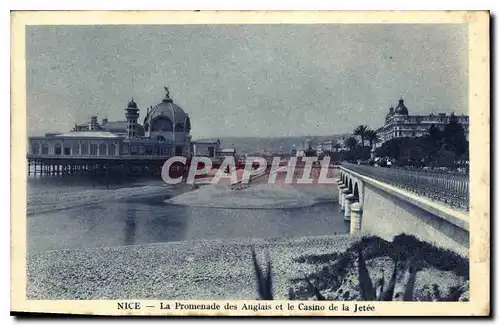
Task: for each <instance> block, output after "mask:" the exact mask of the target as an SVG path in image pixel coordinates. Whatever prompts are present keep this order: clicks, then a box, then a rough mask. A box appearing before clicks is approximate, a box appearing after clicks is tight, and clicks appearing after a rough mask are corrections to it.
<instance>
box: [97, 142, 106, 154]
mask: <svg viewBox="0 0 500 326" xmlns="http://www.w3.org/2000/svg"><path fill="white" fill-rule="evenodd" d="M106 147H107V146H106V144H100V145H99V155H106V152H107V151H106Z"/></svg>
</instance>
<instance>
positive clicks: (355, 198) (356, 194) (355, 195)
mask: <svg viewBox="0 0 500 326" xmlns="http://www.w3.org/2000/svg"><path fill="white" fill-rule="evenodd" d="M353 195H354V201H355V202H359V187H358V183H357V182H354V191H353Z"/></svg>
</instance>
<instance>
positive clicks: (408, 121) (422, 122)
mask: <svg viewBox="0 0 500 326" xmlns="http://www.w3.org/2000/svg"><path fill="white" fill-rule="evenodd" d="M451 116H452V115H447V114H446V113H438V114H434V113H431V114H428V115H410V114H409V111H408V108H407V107H406V106H405V104H404V100H403V99H400V100H399V103H398V105H397V106H396V108H393V107H391V108H390V109H389V113H387V116H386V117H385V123H384V125H383V126H382V127H380V128H379V129H378V130H377V134H378V135H379V137H380V142H379V143H378V144H377V146H381V145H382V144H383V143H384V142H386V141H388V140H391V139H394V138H402V137H421V136H424V135H426V134H427V133H428V132H429V128H430V127H431V126H432V125H435V126H436V127H438V128H439V129H441V130H443V129H444V127H445V126H446V125H447V124H448V123H449V122H450V118H451ZM456 118H457V121H458V123H460V124H461V125H462V126H463V128H464V130H465V133H466V135H468V133H469V116H466V115H457V116H456Z"/></svg>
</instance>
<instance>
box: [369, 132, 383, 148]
mask: <svg viewBox="0 0 500 326" xmlns="http://www.w3.org/2000/svg"><path fill="white" fill-rule="evenodd" d="M366 138H367V139H368V142H370V148H373V144H376V143H378V142H379V141H380V137H379V136H378V134H377V132H376V131H375V130H372V129H368V130H367V131H366Z"/></svg>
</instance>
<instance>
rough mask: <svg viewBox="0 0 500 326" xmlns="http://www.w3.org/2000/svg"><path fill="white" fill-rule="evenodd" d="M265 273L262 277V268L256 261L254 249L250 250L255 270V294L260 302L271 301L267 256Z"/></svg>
mask: <svg viewBox="0 0 500 326" xmlns="http://www.w3.org/2000/svg"><path fill="white" fill-rule="evenodd" d="M267 258H268V261H267V271H266V275H264V273H263V271H262V268H261V267H260V265H259V262H258V261H257V255H256V254H255V249H254V248H252V261H253V266H254V270H255V278H256V279H257V292H258V293H259V298H260V299H261V300H273V289H272V278H271V261H270V259H269V255H267Z"/></svg>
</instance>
